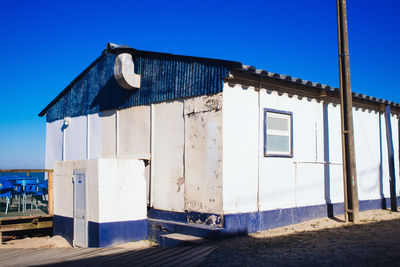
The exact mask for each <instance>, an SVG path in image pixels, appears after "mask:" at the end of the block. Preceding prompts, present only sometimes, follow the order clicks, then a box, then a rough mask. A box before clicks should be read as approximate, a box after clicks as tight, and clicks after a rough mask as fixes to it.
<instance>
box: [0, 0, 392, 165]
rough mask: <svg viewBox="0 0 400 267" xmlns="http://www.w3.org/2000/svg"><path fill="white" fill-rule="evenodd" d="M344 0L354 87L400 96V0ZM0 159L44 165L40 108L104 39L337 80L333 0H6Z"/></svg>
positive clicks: (0, 45)
mask: <svg viewBox="0 0 400 267" xmlns="http://www.w3.org/2000/svg"><path fill="white" fill-rule="evenodd" d="M377 3H378V1H372V0H348V3H347V8H348V29H349V43H350V66H351V75H352V76H351V78H352V89H353V91H355V92H359V93H364V94H368V95H371V96H375V97H380V98H385V99H389V100H392V101H396V102H400V94H399V92H398V90H399V89H400V88H399V77H400V75H399V70H400V68H399V62H400V53H399V47H400V16H399V15H398V12H399V10H400V1H398V0H382V1H379V4H377ZM0 4H1V7H0V25H1V26H0V36H1V42H0V51H1V61H0V62H1V64H0V73H1V83H0V99H1V105H0V168H42V167H44V157H45V125H46V122H45V119H44V118H39V117H38V115H37V114H38V113H39V112H40V111H41V110H42V109H43V108H44V107H45V106H46V105H47V104H48V103H49V102H50V101H51V100H52V99H53V98H54V97H55V96H56V95H57V94H58V93H59V92H60V91H61V90H62V89H63V88H64V87H65V86H66V85H68V84H69V83H70V82H71V81H72V80H73V79H74V78H75V77H76V76H77V75H78V74H79V73H80V72H81V71H82V70H83V69H84V68H85V67H86V66H88V65H89V64H90V63H91V62H92V61H93V60H94V59H95V58H96V57H97V56H99V55H100V53H101V51H102V50H103V49H104V48H105V46H106V43H108V42H113V43H118V44H127V45H129V46H132V47H134V48H137V49H142V50H149V51H159V52H170V53H175V54H183V55H192V56H203V57H212V58H220V59H227V60H235V61H240V62H242V63H243V64H246V65H253V66H256V67H257V68H260V69H266V70H268V71H272V72H277V73H283V74H289V75H292V76H295V77H300V78H303V79H308V80H312V81H315V82H321V83H325V84H329V85H331V86H336V87H338V64H337V33H336V1H335V0H279V1H276V0H274V1H272V0H264V1H251V0H246V1H163V2H161V1H150V0H148V1H83V0H81V1H41V0H37V1H17V0H15V1H5V0H1V1H0Z"/></svg>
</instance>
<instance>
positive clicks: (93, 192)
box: [54, 159, 147, 223]
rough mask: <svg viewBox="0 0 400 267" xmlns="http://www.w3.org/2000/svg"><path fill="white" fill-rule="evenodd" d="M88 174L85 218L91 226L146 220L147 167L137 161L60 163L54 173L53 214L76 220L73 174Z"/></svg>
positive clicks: (105, 160)
mask: <svg viewBox="0 0 400 267" xmlns="http://www.w3.org/2000/svg"><path fill="white" fill-rule="evenodd" d="M78 170H79V171H84V172H85V174H86V176H85V177H86V215H87V216H86V218H87V220H88V221H92V222H99V223H101V222H116V221H128V220H139V219H145V218H146V216H147V210H146V192H145V188H146V182H145V178H144V163H143V161H141V160H136V159H96V160H79V161H64V162H57V163H56V166H55V172H54V214H56V215H60V216H65V217H71V218H72V217H73V208H74V207H73V203H74V191H73V188H74V186H73V183H72V178H73V174H74V171H78Z"/></svg>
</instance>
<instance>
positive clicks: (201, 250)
mask: <svg viewBox="0 0 400 267" xmlns="http://www.w3.org/2000/svg"><path fill="white" fill-rule="evenodd" d="M192 248H193V249H192V250H190V251H187V253H185V254H183V255H181V256H180V257H178V258H175V259H171V260H169V261H167V262H163V263H161V264H162V265H163V266H175V265H177V264H179V263H182V262H184V261H186V260H189V259H190V258H193V257H195V256H197V255H199V254H202V253H204V252H206V251H208V250H210V249H211V248H212V247H209V246H196V247H192Z"/></svg>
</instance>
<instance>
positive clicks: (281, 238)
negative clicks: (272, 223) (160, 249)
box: [201, 210, 400, 266]
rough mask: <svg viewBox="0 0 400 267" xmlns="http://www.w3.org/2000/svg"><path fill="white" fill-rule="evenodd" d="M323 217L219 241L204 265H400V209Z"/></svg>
mask: <svg viewBox="0 0 400 267" xmlns="http://www.w3.org/2000/svg"><path fill="white" fill-rule="evenodd" d="M343 219H344V218H343V216H339V217H336V218H333V219H330V218H321V219H316V220H311V221H307V222H303V223H300V224H296V225H291V226H287V227H282V228H277V229H272V230H268V231H262V232H257V233H253V234H250V235H248V236H243V237H236V238H231V239H226V240H222V241H219V242H216V245H217V246H218V247H219V248H218V249H217V250H216V251H214V252H213V253H212V254H211V255H209V256H208V257H207V259H206V260H205V261H204V262H203V263H202V264H201V265H202V266H242V265H244V266H250V265H251V266H265V265H266V266H300V265H301V266H304V265H305V266H321V265H322V266H400V212H391V211H389V210H374V211H366V212H361V213H360V221H359V222H358V223H356V224H353V223H344V222H343Z"/></svg>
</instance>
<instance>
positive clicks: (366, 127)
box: [353, 109, 381, 200]
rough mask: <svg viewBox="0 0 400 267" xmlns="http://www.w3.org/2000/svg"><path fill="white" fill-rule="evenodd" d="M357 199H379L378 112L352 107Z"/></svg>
mask: <svg viewBox="0 0 400 267" xmlns="http://www.w3.org/2000/svg"><path fill="white" fill-rule="evenodd" d="M353 124H354V146H355V155H356V169H357V182H358V184H357V186H358V199H359V200H368V199H379V198H380V197H381V195H380V187H381V175H380V173H381V171H380V165H381V162H380V135H379V131H380V129H379V113H377V112H375V111H368V110H361V109H353Z"/></svg>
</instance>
